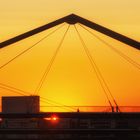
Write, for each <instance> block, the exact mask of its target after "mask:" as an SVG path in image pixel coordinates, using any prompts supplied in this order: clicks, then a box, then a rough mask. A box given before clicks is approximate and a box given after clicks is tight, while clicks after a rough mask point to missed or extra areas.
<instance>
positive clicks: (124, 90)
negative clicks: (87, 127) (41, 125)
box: [0, 0, 140, 105]
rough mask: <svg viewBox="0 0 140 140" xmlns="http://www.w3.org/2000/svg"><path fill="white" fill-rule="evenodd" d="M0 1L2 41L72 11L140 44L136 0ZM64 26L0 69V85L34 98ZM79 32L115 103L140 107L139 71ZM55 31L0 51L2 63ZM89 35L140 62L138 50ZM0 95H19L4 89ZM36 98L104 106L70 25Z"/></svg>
mask: <svg viewBox="0 0 140 140" xmlns="http://www.w3.org/2000/svg"><path fill="white" fill-rule="evenodd" d="M0 3H1V4H0V41H4V40H6V39H9V38H11V37H14V36H16V35H18V34H20V33H24V32H26V31H28V30H31V29H34V28H36V27H38V26H41V25H44V24H46V23H49V22H51V21H53V20H55V19H58V18H61V17H63V16H66V15H69V14H71V13H75V14H77V15H80V16H82V17H84V18H87V19H89V20H91V21H94V22H96V23H98V24H100V25H103V26H105V27H108V28H110V29H112V30H114V31H117V32H119V33H121V34H124V35H126V36H128V37H130V38H133V39H135V40H140V16H139V13H140V8H139V7H140V1H139V0H0ZM55 28H56V27H55ZM55 28H54V29H55ZM66 28H67V25H65V26H64V27H63V28H62V29H61V30H59V31H57V33H56V34H53V35H52V36H50V37H49V38H48V39H46V40H44V41H43V42H41V43H40V44H39V45H37V46H36V47H35V48H34V49H32V50H31V51H30V52H28V53H27V54H25V55H23V56H21V57H20V58H19V59H17V60H16V61H15V62H12V63H10V64H9V65H7V66H6V67H4V68H3V69H1V70H0V77H1V78H0V83H4V84H7V85H10V86H13V87H16V88H19V89H22V90H25V91H28V92H30V93H32V94H33V93H34V90H35V88H36V85H37V84H38V82H39V79H40V78H41V76H42V74H43V71H44V70H45V67H46V65H47V64H48V63H49V61H50V58H51V57H52V55H53V52H54V51H55V49H56V47H57V46H58V43H59V42H60V40H61V38H62V36H63V34H64V31H65V30H66ZM77 28H78V30H79V31H80V33H81V35H82V36H83V38H84V40H85V42H86V44H87V46H88V48H89V49H90V51H91V53H92V55H93V57H94V58H95V61H96V63H97V65H98V67H99V68H100V70H101V72H102V74H103V75H104V78H105V79H106V82H107V83H108V86H109V87H110V90H111V92H112V93H113V95H114V97H115V98H116V100H117V102H118V104H119V105H140V103H139V101H140V86H139V82H140V70H139V69H138V68H136V67H134V66H133V65H131V64H130V63H128V62H127V61H126V60H123V59H122V58H121V57H120V56H118V55H117V54H116V53H115V52H113V51H112V50H110V49H109V48H108V47H107V46H106V45H104V44H102V43H101V42H100V41H98V40H97V39H96V38H93V36H91V35H90V34H89V33H88V32H86V31H85V30H83V29H82V28H81V27H80V26H77ZM54 29H50V30H48V31H44V32H42V33H40V34H37V35H35V36H33V37H30V38H29V39H26V40H23V41H20V42H18V43H16V44H13V45H10V46H9V47H7V48H4V49H1V50H0V65H2V64H4V63H5V62H7V61H8V60H10V59H11V58H12V57H14V56H15V55H17V54H18V53H20V52H21V51H22V50H24V49H25V48H27V47H29V46H31V45H33V44H34V42H37V41H38V40H40V39H41V38H43V37H44V36H45V35H46V34H48V33H50V32H51V31H52V30H54ZM92 32H93V33H95V34H96V35H98V36H100V37H101V38H102V39H104V40H106V41H107V42H108V43H110V44H111V45H113V46H114V47H117V48H118V50H120V51H121V52H123V53H124V54H126V55H127V56H129V57H131V58H132V59H133V60H134V61H136V62H137V63H139V64H140V62H139V60H140V52H139V51H138V50H136V49H133V48H131V47H129V46H127V45H125V44H122V43H120V42H118V41H116V40H113V39H110V38H109V37H106V36H104V35H102V34H100V33H97V32H95V31H92ZM0 94H1V96H3V95H17V94H16V93H13V92H10V91H7V90H2V89H0ZM39 95H41V96H43V97H46V98H49V99H51V100H54V101H57V102H60V103H63V104H66V105H108V102H107V100H106V98H105V95H104V93H103V91H102V88H101V87H100V85H99V82H98V80H97V78H96V75H95V73H94V71H93V69H92V67H91V65H90V63H89V60H88V58H87V56H86V54H85V52H84V50H83V48H82V45H81V43H80V41H79V38H78V36H77V34H76V32H75V30H74V27H73V26H71V27H70V29H69V31H68V34H67V36H66V38H65V40H64V43H63V44H62V48H61V49H60V52H59V54H58V56H57V57H56V61H55V62H54V65H53V66H52V69H51V71H50V72H49V74H48V76H47V79H46V82H45V83H44V85H43V87H42V88H41V90H40V92H39ZM42 105H44V104H43V103H42Z"/></svg>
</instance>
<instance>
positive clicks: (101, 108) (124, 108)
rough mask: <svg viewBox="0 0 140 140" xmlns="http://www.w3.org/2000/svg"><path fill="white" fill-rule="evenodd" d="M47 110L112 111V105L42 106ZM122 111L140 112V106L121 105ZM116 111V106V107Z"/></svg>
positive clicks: (42, 109) (41, 108) (42, 108)
mask: <svg viewBox="0 0 140 140" xmlns="http://www.w3.org/2000/svg"><path fill="white" fill-rule="evenodd" d="M40 110H41V111H46V112H112V108H111V107H110V106H41V107H40ZM119 110H120V111H121V112H140V106H119ZM114 111H116V107H114Z"/></svg>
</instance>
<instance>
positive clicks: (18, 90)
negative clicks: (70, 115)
mask: <svg viewBox="0 0 140 140" xmlns="http://www.w3.org/2000/svg"><path fill="white" fill-rule="evenodd" d="M0 88H2V89H5V90H9V91H11V92H14V93H17V94H19V95H22V96H29V95H27V94H30V93H28V92H25V91H23V90H20V89H18V88H15V87H11V86H8V85H5V84H2V83H0ZM40 98H41V99H40V100H41V102H44V103H47V104H51V105H54V104H58V105H60V107H61V108H63V109H66V110H69V111H75V110H76V109H74V108H72V107H70V106H67V105H63V104H61V103H58V102H55V101H53V100H50V99H47V98H44V97H41V96H40ZM43 99H44V100H45V101H44V100H43ZM48 101H49V102H48ZM50 102H51V103H50Z"/></svg>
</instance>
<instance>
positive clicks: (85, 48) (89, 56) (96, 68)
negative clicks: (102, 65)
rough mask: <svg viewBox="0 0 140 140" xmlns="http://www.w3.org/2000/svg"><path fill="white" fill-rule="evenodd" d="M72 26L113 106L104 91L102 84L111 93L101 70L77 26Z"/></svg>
mask: <svg viewBox="0 0 140 140" xmlns="http://www.w3.org/2000/svg"><path fill="white" fill-rule="evenodd" d="M74 27H75V30H76V32H77V34H78V36H79V39H80V41H81V43H82V46H83V47H84V50H85V52H86V54H87V56H88V58H89V61H90V63H91V66H92V68H93V70H94V71H95V74H96V76H97V79H98V80H99V83H100V85H101V87H102V89H103V91H104V93H105V96H106V98H107V100H108V102H109V104H110V106H111V107H112V108H113V106H112V104H111V101H110V99H109V96H108V94H107V92H106V90H105V88H104V86H105V87H106V89H107V90H108V92H109V93H111V91H110V90H109V88H108V86H107V84H106V82H105V80H104V78H103V76H102V74H101V72H100V70H99V68H98V66H97V65H96V63H95V61H94V59H93V57H92V55H91V54H90V51H89V49H88V48H87V46H86V44H85V42H84V40H83V38H82V37H81V34H80V33H79V31H78V29H77V27H76V26H75V25H74ZM102 82H103V83H102ZM103 84H104V86H103ZM113 99H114V98H113ZM114 100H115V99H114ZM115 103H116V102H115Z"/></svg>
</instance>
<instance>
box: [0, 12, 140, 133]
mask: <svg viewBox="0 0 140 140" xmlns="http://www.w3.org/2000/svg"><path fill="white" fill-rule="evenodd" d="M66 24H67V25H66ZM59 25H60V26H59ZM65 25H66V26H67V28H66V30H65V32H64V33H63V36H62V38H61V40H60V42H59V44H58V46H57V48H56V50H55V52H54V54H53V56H52V57H51V60H50V62H49V64H48V65H47V67H46V70H45V72H44V73H43V75H42V77H41V79H40V80H39V83H38V85H37V87H36V89H35V92H34V93H35V95H38V94H39V91H40V89H41V88H42V86H43V84H44V81H45V80H46V77H47V76H48V73H49V72H50V70H51V68H52V65H53V63H54V61H55V59H56V57H57V55H58V53H59V51H60V48H61V46H62V44H63V42H64V40H65V38H66V35H67V33H68V31H69V29H70V26H73V27H74V29H75V32H76V33H77V36H78V38H79V40H80V42H81V44H82V47H83V50H84V51H85V54H86V56H87V58H88V60H89V62H90V64H91V67H92V69H93V71H94V73H95V75H96V77H97V79H98V82H99V84H100V86H101V88H102V91H103V93H104V95H105V97H106V100H107V102H108V104H109V107H103V109H101V108H102V107H101V106H100V107H99V108H100V109H101V110H100V109H99V110H100V111H99V110H98V107H97V109H96V107H95V106H68V105H64V104H61V103H59V102H56V101H53V100H50V99H47V98H44V97H42V96H40V100H41V101H42V102H45V103H47V104H50V106H44V107H50V108H63V109H66V110H67V111H68V112H69V113H68V112H67V113H64V112H59V113H55V114H57V115H58V116H59V117H60V118H75V119H87V118H88V119H89V118H90V119H95V118H96V119H97V118H99V117H103V118H104V119H107V118H110V120H112V119H115V121H118V120H119V118H122V119H124V120H125V119H126V120H129V119H130V118H133V117H134V118H136V120H138V118H139V115H140V114H139V111H137V110H135V109H136V108H133V107H127V109H128V110H127V109H126V110H127V111H125V109H123V107H121V106H119V104H118V102H117V100H116V99H115V97H114V95H113V93H112V91H111V90H110V88H109V86H108V83H107V81H106V79H105V78H104V75H103V74H102V72H101V70H100V68H99V66H98V64H97V63H96V61H95V59H94V57H93V56H92V54H91V52H90V50H89V48H88V47H87V44H86V43H85V40H84V38H83V37H82V35H81V33H80V31H79V30H78V28H77V26H80V27H81V28H82V29H84V30H85V31H87V32H88V33H89V34H91V35H92V36H93V37H95V38H96V39H98V40H99V41H100V42H102V43H103V44H104V45H106V46H107V47H108V48H110V49H111V50H112V51H114V52H115V53H116V54H117V55H119V56H120V57H121V58H122V59H124V60H125V61H127V62H128V63H130V64H131V65H132V66H133V67H135V68H136V69H137V70H140V63H138V62H136V61H135V60H134V59H132V58H130V57H129V56H127V55H126V54H125V53H123V52H122V51H120V50H119V49H118V48H117V47H114V46H113V45H111V44H110V43H108V42H107V41H105V40H104V39H102V38H101V37H100V36H98V35H96V34H94V33H93V32H92V31H91V30H90V29H93V30H95V31H97V32H100V33H102V34H104V35H106V36H108V37H110V38H113V39H115V40H117V41H119V42H122V43H124V44H126V45H128V46H129V47H132V48H134V49H136V50H138V51H139V50H140V42H139V41H136V40H134V39H131V38H129V37H127V36H124V35H122V34H120V33H117V32H115V31H112V30H110V29H108V28H106V27H104V26H101V25H99V24H96V23H94V22H92V21H89V20H87V19H85V18H82V17H80V16H77V15H75V14H71V15H68V16H66V17H63V18H60V19H58V20H55V21H53V22H50V23H48V24H46V25H43V26H41V27H38V28H36V29H33V30H31V31H28V32H25V33H23V34H21V35H18V36H16V37H13V38H11V39H8V40H6V41H3V42H1V44H0V48H1V49H3V48H5V47H8V46H9V45H12V44H14V43H16V42H18V41H21V40H24V39H26V38H29V37H31V36H33V35H36V34H38V33H40V32H43V31H45V30H48V29H50V28H52V27H55V26H59V27H58V28H56V29H55V30H53V31H52V32H50V33H49V34H48V35H46V36H45V37H43V38H41V39H40V40H39V41H37V42H35V43H34V44H33V45H32V46H30V47H28V48H26V49H24V50H23V51H22V52H20V53H19V54H17V55H16V56H14V57H13V58H11V59H10V60H9V61H7V62H6V63H4V64H2V65H0V70H1V69H3V68H4V67H6V66H7V65H9V64H10V63H12V62H13V61H16V60H17V59H18V58H19V57H20V56H22V55H23V54H26V52H28V51H30V50H32V49H33V48H34V47H35V46H36V45H38V44H39V43H41V42H42V41H44V40H45V39H46V38H47V37H49V36H50V35H52V34H54V33H55V32H57V31H58V30H59V29H61V28H62V27H63V26H65ZM89 28H90V29H89ZM0 88H2V89H5V90H9V91H12V92H15V93H17V94H19V95H22V96H28V95H29V94H30V93H28V92H26V91H24V90H21V89H18V88H16V87H12V86H10V85H6V84H3V83H0ZM86 107H87V108H91V109H89V110H88V111H89V112H90V113H88V111H81V109H82V108H86ZM130 108H132V109H130ZM129 109H130V110H129ZM137 109H139V107H137ZM70 112H73V113H70ZM91 112H92V113H91ZM93 112H94V113H93ZM99 112H100V113H99ZM124 112H127V113H124ZM128 112H129V113H128ZM130 112H131V113H130ZM134 112H136V113H134ZM53 114H54V113H52V112H47V113H39V114H18V113H17V114H0V117H1V118H34V117H35V118H46V117H50V116H51V115H53ZM0 131H1V132H2V133H6V132H9V133H15V132H17V131H18V130H8V131H7V130H6V131H5V130H0ZM30 131H31V132H32V133H37V132H38V133H45V132H48V133H53V132H54V133H59V132H58V130H55V131H53V130H46V131H45V130H44V131H43V130H42V131H38V130H37V131H36V130H30ZM52 131H53V132H52ZM65 131H66V132H65ZM101 131H102V132H105V130H101ZM101 131H100V130H99V132H101ZM129 131H130V132H131V133H133V132H134V133H139V131H138V130H137V129H128V130H126V129H123V130H120V129H119V130H118V129H114V128H112V129H108V131H107V133H113V134H116V133H117V134H118V133H120V132H121V133H127V132H129ZM63 132H65V133H73V134H75V133H84V132H85V133H87V134H89V133H93V132H96V133H98V130H97V129H96V130H95V129H94V130H92V129H90V130H83V129H82V130H80V129H76V130H70V129H69V130H66V129H65V130H63V131H62V130H61V132H60V133H63ZM19 133H27V131H26V130H23V131H21V132H19Z"/></svg>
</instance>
